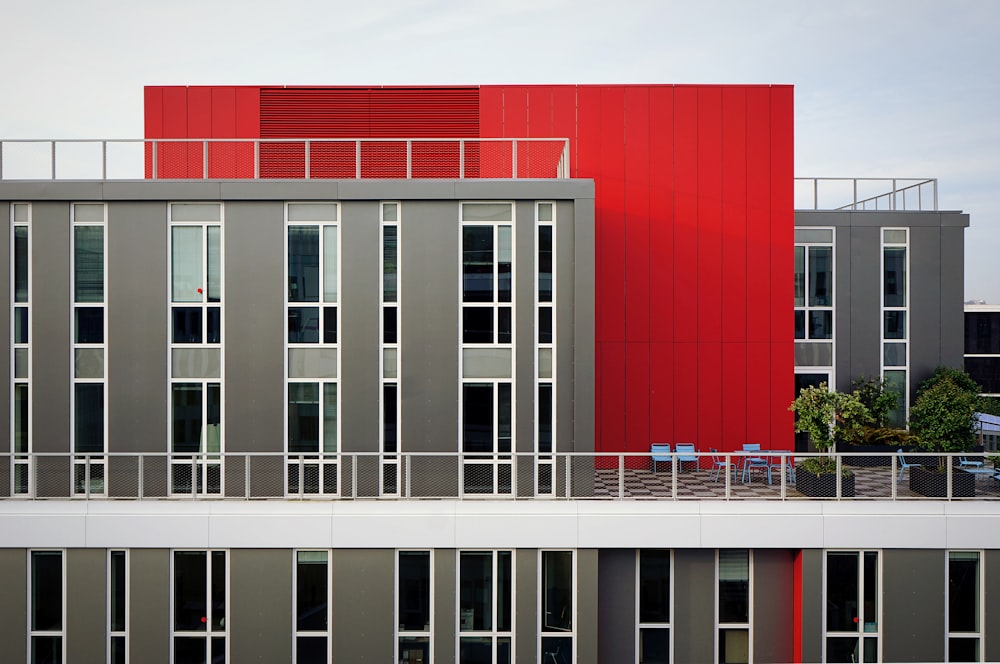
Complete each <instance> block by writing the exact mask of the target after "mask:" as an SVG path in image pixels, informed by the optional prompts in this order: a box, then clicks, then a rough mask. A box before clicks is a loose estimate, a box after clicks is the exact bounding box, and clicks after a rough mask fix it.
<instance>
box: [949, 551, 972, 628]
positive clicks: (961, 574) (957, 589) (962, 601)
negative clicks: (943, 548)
mask: <svg viewBox="0 0 1000 664" xmlns="http://www.w3.org/2000/svg"><path fill="white" fill-rule="evenodd" d="M948 631H949V632H978V631H979V554H978V553H975V552H951V553H949V554H948ZM949 647H950V646H949Z"/></svg>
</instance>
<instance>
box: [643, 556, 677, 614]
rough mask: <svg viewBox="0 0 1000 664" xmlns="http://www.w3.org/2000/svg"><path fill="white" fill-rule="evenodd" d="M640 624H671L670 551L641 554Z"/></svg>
mask: <svg viewBox="0 0 1000 664" xmlns="http://www.w3.org/2000/svg"><path fill="white" fill-rule="evenodd" d="M639 622H641V623H669V622H670V551H658V550H652V549H650V550H642V551H640V552H639Z"/></svg>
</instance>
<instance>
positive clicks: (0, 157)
mask: <svg viewBox="0 0 1000 664" xmlns="http://www.w3.org/2000/svg"><path fill="white" fill-rule="evenodd" d="M0 180H3V141H0Z"/></svg>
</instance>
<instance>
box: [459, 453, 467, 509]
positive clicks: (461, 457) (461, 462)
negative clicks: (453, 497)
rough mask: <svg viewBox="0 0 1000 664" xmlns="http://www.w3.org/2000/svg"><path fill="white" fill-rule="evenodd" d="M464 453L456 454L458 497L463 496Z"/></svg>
mask: <svg viewBox="0 0 1000 664" xmlns="http://www.w3.org/2000/svg"><path fill="white" fill-rule="evenodd" d="M464 475H465V454H464V453H462V454H459V455H458V498H459V500H461V499H462V498H465V478H464Z"/></svg>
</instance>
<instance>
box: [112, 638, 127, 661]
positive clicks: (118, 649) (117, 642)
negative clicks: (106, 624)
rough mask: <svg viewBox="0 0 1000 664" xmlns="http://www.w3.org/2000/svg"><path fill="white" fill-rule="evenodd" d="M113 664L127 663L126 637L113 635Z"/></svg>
mask: <svg viewBox="0 0 1000 664" xmlns="http://www.w3.org/2000/svg"><path fill="white" fill-rule="evenodd" d="M111 664H125V637H124V636H112V637H111Z"/></svg>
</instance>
